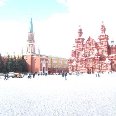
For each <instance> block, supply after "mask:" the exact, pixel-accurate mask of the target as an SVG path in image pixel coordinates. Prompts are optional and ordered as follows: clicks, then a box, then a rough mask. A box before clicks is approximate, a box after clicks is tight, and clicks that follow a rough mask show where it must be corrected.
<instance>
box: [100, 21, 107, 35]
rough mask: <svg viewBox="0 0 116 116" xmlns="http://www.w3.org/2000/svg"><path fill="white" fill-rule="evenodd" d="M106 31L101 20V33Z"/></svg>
mask: <svg viewBox="0 0 116 116" xmlns="http://www.w3.org/2000/svg"><path fill="white" fill-rule="evenodd" d="M105 32H106V27H105V26H104V23H103V21H102V25H101V34H105Z"/></svg>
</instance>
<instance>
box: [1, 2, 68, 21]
mask: <svg viewBox="0 0 116 116" xmlns="http://www.w3.org/2000/svg"><path fill="white" fill-rule="evenodd" d="M58 12H59V13H60V12H66V6H65V5H63V4H61V3H58V2H57V1H56V0H6V2H5V5H4V6H2V7H1V8H0V14H1V15H0V18H1V19H3V20H6V19H9V20H15V19H16V20H23V19H24V18H25V17H33V18H38V19H39V20H44V19H46V18H48V17H49V16H50V15H53V14H54V13H58Z"/></svg>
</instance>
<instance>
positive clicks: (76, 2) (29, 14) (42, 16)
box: [0, 0, 116, 58]
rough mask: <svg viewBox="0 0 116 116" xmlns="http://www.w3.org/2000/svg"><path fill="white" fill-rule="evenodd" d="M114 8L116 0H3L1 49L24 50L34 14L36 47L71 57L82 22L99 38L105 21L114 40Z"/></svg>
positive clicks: (0, 5) (0, 2)
mask: <svg viewBox="0 0 116 116" xmlns="http://www.w3.org/2000/svg"><path fill="white" fill-rule="evenodd" d="M115 11H116V7H115V0H107V1H106V0H86V1H85V0H18V1H16V0H0V41H1V42H0V53H1V54H21V51H22V49H23V52H25V50H26V46H27V39H28V32H29V27H30V19H31V18H32V19H33V28H34V35H35V42H36V51H37V52H38V49H40V53H41V54H44V55H52V56H59V57H67V58H69V57H70V56H71V50H72V46H73V44H74V41H75V39H76V38H77V37H78V29H79V25H80V26H81V28H82V29H83V37H84V38H85V40H87V39H88V37H89V36H91V37H92V38H93V39H95V40H96V41H97V40H98V36H99V35H100V26H101V22H102V21H103V22H104V25H105V26H106V34H108V35H109V39H110V41H112V40H114V41H115V37H116V32H115V31H116V16H115Z"/></svg>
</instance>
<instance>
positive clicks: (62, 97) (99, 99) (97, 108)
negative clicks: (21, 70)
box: [0, 73, 116, 116]
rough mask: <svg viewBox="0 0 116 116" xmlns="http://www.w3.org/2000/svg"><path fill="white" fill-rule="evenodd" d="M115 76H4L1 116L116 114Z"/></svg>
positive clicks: (0, 82)
mask: <svg viewBox="0 0 116 116" xmlns="http://www.w3.org/2000/svg"><path fill="white" fill-rule="evenodd" d="M115 75H116V73H112V74H108V73H105V74H101V75H100V77H96V76H95V74H91V75H89V74H82V75H79V76H77V75H70V76H69V75H68V76H67V80H65V78H64V77H62V76H61V75H49V76H37V75H36V76H35V78H31V79H28V78H27V76H25V77H24V78H9V79H8V80H4V79H3V78H0V116H116V76H115Z"/></svg>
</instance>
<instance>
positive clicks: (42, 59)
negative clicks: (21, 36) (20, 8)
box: [24, 19, 68, 74]
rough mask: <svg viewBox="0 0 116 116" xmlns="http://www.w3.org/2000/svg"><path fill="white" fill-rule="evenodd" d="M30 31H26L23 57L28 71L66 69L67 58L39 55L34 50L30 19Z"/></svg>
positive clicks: (49, 71) (54, 71)
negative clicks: (25, 47) (26, 37)
mask: <svg viewBox="0 0 116 116" xmlns="http://www.w3.org/2000/svg"><path fill="white" fill-rule="evenodd" d="M30 25H31V26H30V31H29V32H28V40H27V50H26V54H25V55H24V58H25V60H26V62H27V65H28V71H29V72H32V73H34V72H37V73H40V74H44V73H49V74H50V73H59V72H61V71H68V62H67V61H68V59H66V58H59V57H50V56H46V55H41V54H40V53H38V54H37V53H36V52H35V51H36V50H35V49H36V48H35V40H34V33H33V23H32V19H31V22H30Z"/></svg>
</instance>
